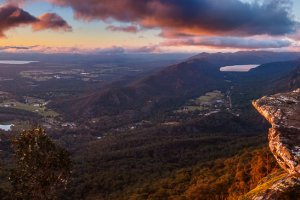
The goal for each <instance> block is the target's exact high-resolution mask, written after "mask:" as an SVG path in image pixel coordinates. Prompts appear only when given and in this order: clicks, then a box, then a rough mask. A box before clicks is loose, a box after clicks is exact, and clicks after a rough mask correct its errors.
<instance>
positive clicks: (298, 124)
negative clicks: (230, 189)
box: [241, 89, 300, 200]
mask: <svg viewBox="0 0 300 200" xmlns="http://www.w3.org/2000/svg"><path fill="white" fill-rule="evenodd" d="M253 105H254V107H255V108H256V109H257V110H258V111H259V112H260V113H261V114H262V115H263V116H264V117H265V118H266V119H267V120H268V121H269V122H270V123H271V125H272V127H271V128H270V130H269V135H268V137H269V146H270V149H271V152H272V153H273V154H274V157H275V158H276V160H277V162H278V163H279V165H280V166H281V167H282V168H283V169H284V170H285V171H286V173H282V174H279V175H276V174H273V175H270V176H269V177H267V178H266V180H264V181H262V183H261V184H260V185H258V186H257V188H255V189H254V190H252V191H250V192H249V193H248V194H247V195H245V196H244V197H242V198H241V199H252V200H268V199H272V200H281V199H300V89H297V90H295V91H293V92H290V93H282V94H276V95H273V96H265V97H263V98H261V99H259V100H256V101H253Z"/></svg>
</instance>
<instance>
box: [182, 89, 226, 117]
mask: <svg viewBox="0 0 300 200" xmlns="http://www.w3.org/2000/svg"><path fill="white" fill-rule="evenodd" d="M223 99H224V95H223V94H222V93H221V92H220V91H217V90H215V91H212V92H208V93H206V94H205V95H203V96H200V97H198V98H196V99H192V100H190V101H189V102H188V103H187V104H186V105H185V106H183V107H181V108H180V109H179V110H177V111H176V112H179V113H180V112H193V111H204V110H208V109H209V106H212V104H213V102H214V101H217V100H223Z"/></svg>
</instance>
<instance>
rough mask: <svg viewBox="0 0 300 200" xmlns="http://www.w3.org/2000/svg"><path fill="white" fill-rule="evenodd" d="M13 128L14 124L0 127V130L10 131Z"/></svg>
mask: <svg viewBox="0 0 300 200" xmlns="http://www.w3.org/2000/svg"><path fill="white" fill-rule="evenodd" d="M13 126H14V125H13V124H10V125H0V130H3V131H10V130H11V128H12V127H13Z"/></svg>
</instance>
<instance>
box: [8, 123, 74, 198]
mask: <svg viewBox="0 0 300 200" xmlns="http://www.w3.org/2000/svg"><path fill="white" fill-rule="evenodd" d="M12 147H13V150H14V152H15V159H16V167H15V168H14V169H13V170H12V173H11V176H10V181H11V184H12V190H13V191H12V195H13V198H14V199H17V200H19V199H20V200H41V199H43V200H54V199H57V193H58V191H59V190H61V189H62V188H65V187H66V186H67V184H68V182H69V178H70V174H71V160H70V157H69V154H68V152H67V151H66V150H64V149H63V148H61V147H59V146H57V145H56V144H55V143H54V142H53V141H52V140H51V139H50V138H49V137H48V136H47V135H46V133H45V132H44V130H43V129H41V128H37V129H33V130H28V131H24V132H22V133H20V134H19V135H17V136H16V137H15V138H14V139H13V141H12Z"/></svg>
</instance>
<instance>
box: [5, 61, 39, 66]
mask: <svg viewBox="0 0 300 200" xmlns="http://www.w3.org/2000/svg"><path fill="white" fill-rule="evenodd" d="M35 62H39V61H26V60H0V64H7V65H26V64H30V63H35Z"/></svg>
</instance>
